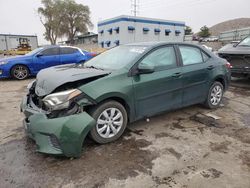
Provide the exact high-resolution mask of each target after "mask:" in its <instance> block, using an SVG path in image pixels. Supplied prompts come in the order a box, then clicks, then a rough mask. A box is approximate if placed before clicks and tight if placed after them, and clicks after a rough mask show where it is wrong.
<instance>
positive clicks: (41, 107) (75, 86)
mask: <svg viewBox="0 0 250 188" xmlns="http://www.w3.org/2000/svg"><path fill="white" fill-rule="evenodd" d="M229 82H230V64H229V63H228V62H227V61H226V60H224V59H221V58H220V57H217V56H216V55H214V54H213V53H211V52H210V51H208V50H206V49H205V48H203V47H201V46H197V45H192V44H186V43H165V42H161V43H138V44H129V45H123V46H118V47H116V48H113V49H111V50H109V51H106V52H104V53H102V54H100V55H99V56H96V57H95V58H93V59H91V60H89V61H88V62H86V63H84V64H78V65H75V64H71V65H64V66H57V67H52V68H48V69H45V70H42V71H41V72H39V73H38V75H37V79H36V81H34V82H32V83H30V84H29V85H28V90H29V92H28V94H27V95H26V96H25V97H24V99H23V101H22V103H21V111H22V112H23V113H24V114H25V119H24V121H23V122H24V127H25V130H26V132H27V135H28V136H29V137H30V138H32V139H34V140H35V142H36V145H37V151H38V152H41V153H47V154H55V155H65V156H67V157H79V156H80V155H81V151H82V146H83V142H84V140H85V138H86V136H87V135H89V136H90V137H91V138H92V139H93V140H94V141H95V142H97V143H100V144H105V143H109V142H113V141H115V140H117V139H118V138H119V137H121V135H122V134H123V132H124V130H125V128H126V126H127V124H128V123H131V122H134V121H137V120H139V119H143V118H147V117H151V116H153V115H156V114H159V113H162V112H165V111H169V110H173V109H177V108H181V107H185V106H189V105H193V104H197V103H202V104H204V105H205V106H206V107H208V108H217V107H219V105H220V103H221V100H222V97H223V94H224V92H225V90H226V89H227V88H228V85H229Z"/></svg>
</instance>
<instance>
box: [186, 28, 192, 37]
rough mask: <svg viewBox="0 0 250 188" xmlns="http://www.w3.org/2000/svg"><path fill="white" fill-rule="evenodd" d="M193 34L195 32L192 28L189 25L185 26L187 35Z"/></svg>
mask: <svg viewBox="0 0 250 188" xmlns="http://www.w3.org/2000/svg"><path fill="white" fill-rule="evenodd" d="M192 34H193V32H192V28H191V27H189V26H186V27H185V35H192Z"/></svg>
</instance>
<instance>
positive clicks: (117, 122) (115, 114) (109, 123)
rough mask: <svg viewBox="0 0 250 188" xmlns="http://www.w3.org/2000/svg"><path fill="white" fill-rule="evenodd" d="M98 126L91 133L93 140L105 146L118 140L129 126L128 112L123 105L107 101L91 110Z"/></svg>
mask: <svg viewBox="0 0 250 188" xmlns="http://www.w3.org/2000/svg"><path fill="white" fill-rule="evenodd" d="M90 115H91V116H92V117H93V118H94V119H95V120H96V125H95V126H94V127H93V128H92V130H91V131H90V136H91V138H92V139H93V140H94V141H95V142H97V143H99V144H105V143H109V142H113V141H115V140H117V139H118V138H119V137H120V136H121V135H122V134H123V132H124V130H125V128H126V126H127V121H128V120H127V119H128V118H127V112H126V110H125V108H124V107H123V105H121V104H120V103H118V102H116V101H106V102H104V103H101V104H100V105H98V106H96V107H94V108H93V109H91V110H90Z"/></svg>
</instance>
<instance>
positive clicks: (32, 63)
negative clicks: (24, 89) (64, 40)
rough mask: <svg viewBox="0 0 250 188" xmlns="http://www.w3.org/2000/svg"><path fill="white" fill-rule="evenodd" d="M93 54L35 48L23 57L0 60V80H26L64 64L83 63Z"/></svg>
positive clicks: (79, 50) (56, 48)
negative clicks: (43, 70) (47, 69)
mask: <svg viewBox="0 0 250 188" xmlns="http://www.w3.org/2000/svg"><path fill="white" fill-rule="evenodd" d="M93 56H95V54H94V53H90V52H86V51H83V50H81V49H79V48H76V47H70V46H47V47H41V48H37V49H35V50H33V51H31V52H30V53H28V54H26V55H24V56H15V57H10V58H3V59H0V78H10V77H12V78H15V79H18V80H23V79H26V78H27V77H28V76H34V75H36V74H37V73H38V72H39V71H40V70H42V69H45V68H48V67H52V66H57V65H64V64H71V63H83V62H85V61H87V60H89V59H91V58H92V57H93Z"/></svg>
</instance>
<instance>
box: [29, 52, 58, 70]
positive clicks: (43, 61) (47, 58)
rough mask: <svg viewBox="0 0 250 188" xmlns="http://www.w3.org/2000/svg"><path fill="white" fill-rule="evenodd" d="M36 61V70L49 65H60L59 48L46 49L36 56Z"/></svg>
mask: <svg viewBox="0 0 250 188" xmlns="http://www.w3.org/2000/svg"><path fill="white" fill-rule="evenodd" d="M34 63H35V64H36V66H35V67H36V69H37V70H36V72H38V71H40V70H42V69H45V68H48V67H52V66H56V65H60V57H59V48H58V47H53V48H48V49H45V50H44V51H42V52H40V53H39V54H37V55H36V56H35V57H34Z"/></svg>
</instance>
